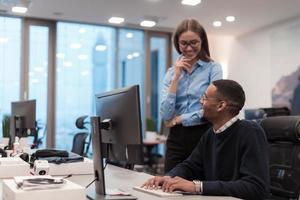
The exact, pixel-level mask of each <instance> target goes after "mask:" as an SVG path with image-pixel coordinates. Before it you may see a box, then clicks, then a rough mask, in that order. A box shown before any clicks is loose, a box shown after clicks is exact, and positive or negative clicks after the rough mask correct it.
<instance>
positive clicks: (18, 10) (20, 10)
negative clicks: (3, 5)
mask: <svg viewBox="0 0 300 200" xmlns="http://www.w3.org/2000/svg"><path fill="white" fill-rule="evenodd" d="M27 10H28V8H26V7H22V6H14V7H12V8H11V11H12V12H14V13H21V14H24V13H26V12H27Z"/></svg>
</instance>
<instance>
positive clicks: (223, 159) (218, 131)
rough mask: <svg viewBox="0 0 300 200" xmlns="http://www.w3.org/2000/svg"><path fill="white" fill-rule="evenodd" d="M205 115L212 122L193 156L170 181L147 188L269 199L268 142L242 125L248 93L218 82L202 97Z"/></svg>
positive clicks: (250, 125)
mask: <svg viewBox="0 0 300 200" xmlns="http://www.w3.org/2000/svg"><path fill="white" fill-rule="evenodd" d="M200 101H201V103H202V105H203V112H204V113H203V116H204V117H205V118H206V119H207V120H208V121H210V122H211V123H212V128H210V129H209V130H208V131H207V132H206V133H205V134H204V135H203V137H202V138H201V140H200V141H199V143H198V145H197V146H196V148H195V149H194V151H193V153H192V154H191V155H190V156H189V158H187V159H186V160H185V161H184V162H182V163H180V164H178V165H177V166H176V167H175V168H173V169H172V170H171V171H169V172H168V173H167V174H166V175H165V176H162V177H161V176H156V177H154V178H151V179H149V180H148V181H147V182H145V183H144V184H143V186H142V187H145V188H151V189H155V188H157V187H158V186H162V189H163V191H166V192H172V191H174V190H183V191H186V192H193V193H198V194H203V195H216V196H217V195H221V196H233V197H238V198H242V199H264V198H267V197H268V195H269V179H270V178H269V167H268V150H267V146H268V144H267V140H266V137H265V134H264V131H263V129H262V128H261V127H260V126H259V125H257V124H256V123H255V122H250V121H246V120H239V119H238V116H237V115H238V114H239V111H240V110H241V109H242V107H243V106H244V102H245V93H244V91H243V88H242V87H241V86H240V85H239V84H238V83H237V82H235V81H232V80H217V81H214V82H213V83H212V84H211V85H210V86H209V87H208V88H207V90H206V92H205V93H204V96H203V97H202V98H201V100H200Z"/></svg>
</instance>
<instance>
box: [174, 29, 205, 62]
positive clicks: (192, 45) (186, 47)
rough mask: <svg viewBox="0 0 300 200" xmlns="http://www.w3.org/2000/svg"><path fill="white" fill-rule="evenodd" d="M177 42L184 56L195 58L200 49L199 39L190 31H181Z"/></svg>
mask: <svg viewBox="0 0 300 200" xmlns="http://www.w3.org/2000/svg"><path fill="white" fill-rule="evenodd" d="M178 43H179V49H180V51H181V52H182V54H183V56H184V57H186V58H190V59H195V58H197V56H198V54H199V52H200V51H201V39H200V37H199V36H198V35H197V34H196V33H194V32H192V31H187V32H184V33H182V34H181V35H180V36H179V40H178Z"/></svg>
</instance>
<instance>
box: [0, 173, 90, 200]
mask: <svg viewBox="0 0 300 200" xmlns="http://www.w3.org/2000/svg"><path fill="white" fill-rule="evenodd" d="M34 177H35V178H37V180H31V181H25V184H23V186H22V187H20V185H19V186H18V184H17V182H18V183H20V182H23V180H24V179H25V180H26V179H32V178H34ZM15 180H16V181H15ZM15 180H14V179H5V180H3V184H2V186H3V189H2V195H3V200H18V199H22V200H23V199H30V200H41V199H42V200H54V199H55V200H67V199H72V200H75V199H76V200H85V199H86V197H85V188H84V187H83V186H81V185H78V184H76V183H73V182H71V181H69V180H66V179H64V178H63V177H59V178H58V177H55V178H53V177H51V176H26V177H16V178H15ZM56 180H57V181H56ZM38 182H40V183H43V184H39V185H37V184H36V183H38ZM44 183H45V184H44ZM49 183H53V184H51V185H50V184H49ZM54 183H55V184H54ZM56 183H57V184H56ZM30 185H34V186H30ZM41 188H42V189H41Z"/></svg>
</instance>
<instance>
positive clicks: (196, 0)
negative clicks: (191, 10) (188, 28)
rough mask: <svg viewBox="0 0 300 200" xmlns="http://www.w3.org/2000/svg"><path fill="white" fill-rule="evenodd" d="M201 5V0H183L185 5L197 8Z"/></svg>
mask: <svg viewBox="0 0 300 200" xmlns="http://www.w3.org/2000/svg"><path fill="white" fill-rule="evenodd" d="M199 3H201V0H182V1H181V4H183V5H189V6H195V5H197V4H199Z"/></svg>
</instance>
